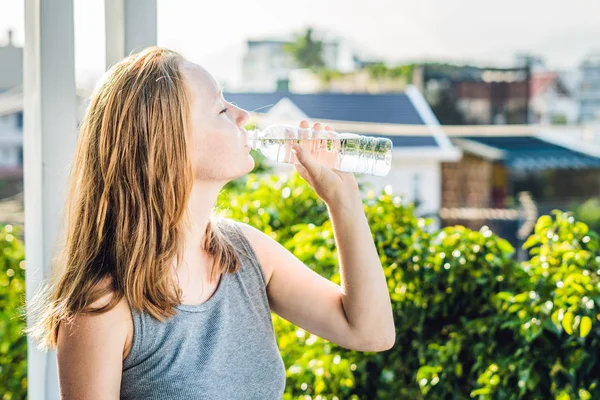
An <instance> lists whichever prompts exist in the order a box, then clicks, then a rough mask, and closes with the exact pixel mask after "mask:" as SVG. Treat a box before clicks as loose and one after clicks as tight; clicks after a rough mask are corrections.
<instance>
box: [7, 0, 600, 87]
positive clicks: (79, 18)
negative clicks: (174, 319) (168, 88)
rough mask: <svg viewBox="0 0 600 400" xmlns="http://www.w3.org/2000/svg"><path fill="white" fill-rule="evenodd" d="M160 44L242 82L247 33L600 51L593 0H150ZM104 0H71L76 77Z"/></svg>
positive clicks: (19, 14)
mask: <svg viewBox="0 0 600 400" xmlns="http://www.w3.org/2000/svg"><path fill="white" fill-rule="evenodd" d="M157 1H158V44H159V45H161V46H166V47H171V48H174V49H176V50H178V51H180V52H182V53H183V54H184V55H185V56H186V57H187V58H188V59H190V60H192V61H194V62H198V63H200V64H203V65H204V66H206V67H207V68H208V69H209V70H210V71H211V72H212V73H213V74H214V75H215V76H217V77H218V79H220V80H230V81H231V82H234V84H235V83H236V82H239V78H240V63H241V57H242V56H243V53H244V49H245V47H244V43H245V40H246V39H248V38H252V39H260V38H270V37H285V36H287V35H290V34H294V33H301V32H302V31H303V30H304V29H305V28H306V27H308V26H313V27H315V28H316V29H320V30H327V31H330V32H332V33H333V34H335V35H337V36H340V37H343V38H345V39H347V40H349V41H350V42H351V43H353V44H354V45H355V46H356V47H357V48H358V49H359V52H360V51H362V52H364V53H368V55H369V56H371V57H374V58H379V59H382V60H384V61H387V62H389V63H399V62H410V61H422V60H440V61H453V62H464V63H475V64H480V65H498V66H509V65H511V63H512V61H513V57H514V55H515V54H516V53H519V52H520V53H522V52H530V53H534V54H537V55H540V56H542V57H543V58H544V59H545V60H546V62H547V64H548V65H549V66H550V67H551V68H556V69H572V68H576V67H577V66H578V65H579V63H580V62H581V60H582V59H583V58H584V57H585V56H586V55H587V54H589V53H591V52H593V51H600V19H599V16H600V1H599V0H571V1H569V2H567V1H565V0H502V1H494V2H492V1H489V0H488V1H486V0H412V1H408V0H369V1H367V0H362V1H357V0H294V1H282V0H254V1H241V0H229V1H220V0H157ZM103 4H104V0H74V15H75V65H76V73H77V79H78V82H83V83H87V81H93V80H94V79H97V77H98V76H99V75H100V74H101V72H102V71H103V68H104V51H103V48H104V37H103V35H104V20H103V18H104V14H103ZM23 25H24V13H23V0H0V44H4V43H6V38H7V35H6V31H7V30H8V29H13V30H14V39H15V42H16V43H17V45H22V44H23V39H24V38H23V36H24V34H23V29H24V27H23Z"/></svg>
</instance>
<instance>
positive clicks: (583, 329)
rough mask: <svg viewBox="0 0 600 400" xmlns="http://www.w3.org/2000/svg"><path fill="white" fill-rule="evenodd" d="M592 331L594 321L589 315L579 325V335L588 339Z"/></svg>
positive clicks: (582, 318)
mask: <svg viewBox="0 0 600 400" xmlns="http://www.w3.org/2000/svg"><path fill="white" fill-rule="evenodd" d="M591 330H592V319H591V318H590V317H588V316H587V315H585V316H583V317H581V322H580V324H579V335H580V336H581V337H586V336H587V335H588V334H589V333H590V331H591Z"/></svg>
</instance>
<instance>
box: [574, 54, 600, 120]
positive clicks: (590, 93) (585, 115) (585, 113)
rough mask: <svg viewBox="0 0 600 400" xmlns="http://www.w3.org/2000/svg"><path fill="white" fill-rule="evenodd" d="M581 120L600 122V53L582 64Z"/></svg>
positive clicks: (591, 56)
mask: <svg viewBox="0 0 600 400" xmlns="http://www.w3.org/2000/svg"><path fill="white" fill-rule="evenodd" d="M580 69H581V86H580V93H579V120H580V122H582V123H588V122H591V121H598V120H600V53H596V54H592V55H590V56H589V57H588V58H587V59H585V60H584V61H583V63H582V64H581V68H580Z"/></svg>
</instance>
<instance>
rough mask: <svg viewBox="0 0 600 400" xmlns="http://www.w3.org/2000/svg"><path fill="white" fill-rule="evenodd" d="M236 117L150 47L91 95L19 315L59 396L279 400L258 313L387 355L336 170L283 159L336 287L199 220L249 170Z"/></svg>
mask: <svg viewBox="0 0 600 400" xmlns="http://www.w3.org/2000/svg"><path fill="white" fill-rule="evenodd" d="M248 118H249V115H248V112H246V111H244V110H242V109H240V108H238V107H236V106H234V105H232V104H230V103H228V102H227V101H226V100H225V99H224V98H223V95H222V92H221V90H220V89H219V87H218V85H217V84H216V82H215V80H214V79H213V77H212V76H211V75H210V74H209V73H208V72H207V71H206V70H205V69H203V68H202V67H200V66H198V65H196V64H193V63H191V62H189V61H187V60H186V59H185V58H183V57H182V56H181V55H179V54H177V53H175V52H173V51H170V50H167V49H162V48H156V47H154V48H149V49H146V50H145V51H143V52H141V53H138V54H135V55H132V56H129V57H127V58H126V59H124V60H123V61H121V62H120V63H118V64H117V65H115V66H114V67H113V68H111V70H110V71H108V73H107V74H106V76H105V77H104V79H103V81H102V82H101V84H100V86H99V87H98V88H97V89H96V91H95V93H94V95H93V97H92V100H91V104H90V106H89V108H88V110H87V114H86V117H85V120H84V122H83V124H82V127H81V131H80V135H79V139H78V143H77V149H76V153H75V158H74V161H73V164H72V167H71V168H72V169H71V175H70V183H71V186H70V191H69V196H68V200H67V205H66V225H65V229H64V235H65V236H64V244H63V245H62V246H61V252H60V253H59V254H58V256H57V257H56V258H55V260H54V265H55V267H54V268H55V269H54V271H53V280H52V281H51V282H50V283H49V284H48V285H46V286H45V290H43V291H41V292H40V293H39V295H38V296H36V298H35V299H33V301H32V302H31V304H29V305H28V307H29V317H30V328H28V331H27V332H28V333H29V334H30V335H32V336H33V337H34V338H36V339H38V340H39V342H40V344H41V346H42V347H43V348H46V349H48V348H49V349H56V350H57V357H58V373H59V385H60V392H61V396H62V398H64V399H117V398H122V399H177V398H181V399H280V398H281V396H282V393H283V392H284V388H285V369H284V365H283V362H282V359H281V356H280V355H279V352H278V349H277V344H276V341H275V336H274V333H273V325H272V322H271V314H270V312H271V311H273V312H275V313H277V314H279V315H280V316H282V317H283V318H285V319H287V320H289V321H291V322H292V323H294V324H296V325H298V326H299V327H301V328H303V329H305V330H307V331H309V332H312V333H314V334H316V335H318V336H321V337H323V338H325V339H327V340H330V341H332V342H334V343H337V344H339V345H340V346H343V347H346V348H349V349H356V350H359V351H381V350H386V349H389V348H390V347H391V346H392V345H393V343H394V341H395V329H394V321H393V318H392V311H391V304H390V298H389V295H388V290H387V284H386V280H385V278H384V275H383V271H382V267H381V264H380V262H379V258H378V256H377V252H376V249H375V246H374V243H373V240H372V237H371V234H370V229H369V226H368V225H367V220H366V217H365V215H364V212H363V208H362V203H361V198H360V195H359V191H358V186H357V184H356V181H355V178H354V176H353V175H352V174H351V173H343V172H339V171H333V170H331V169H328V168H326V167H324V166H323V165H321V164H320V163H318V162H317V161H316V160H315V158H314V157H312V156H311V154H310V151H309V150H307V149H303V148H300V147H295V148H294V152H295V154H296V157H297V160H298V163H297V164H296V167H297V169H298V172H299V173H300V175H301V176H302V177H303V178H304V179H305V180H307V181H308V182H309V184H310V185H311V186H312V187H313V188H314V190H315V191H316V192H317V194H318V195H319V196H320V197H321V198H322V199H323V200H324V201H325V202H326V204H327V206H328V210H329V214H330V217H331V219H332V222H333V227H334V232H335V240H336V244H337V248H338V251H339V258H340V272H341V277H342V285H341V287H340V286H338V285H336V284H334V283H332V282H330V281H328V280H327V279H325V278H323V277H321V276H320V275H318V274H316V273H315V272H313V271H312V270H311V269H309V268H308V267H306V266H305V265H304V264H303V263H302V262H301V261H300V260H298V259H297V258H296V257H294V256H293V255H292V254H291V253H290V252H289V251H287V250H286V249H285V248H284V247H282V246H281V245H280V244H279V243H277V242H276V241H274V240H273V239H271V238H270V237H269V236H267V235H265V234H264V233H262V232H260V231H258V230H257V229H255V228H253V227H251V226H248V225H246V224H242V223H239V222H235V221H231V220H226V219H220V218H217V217H216V216H214V215H213V207H214V206H215V202H216V200H217V195H218V193H219V191H220V190H221V189H222V188H223V186H224V185H225V184H226V183H227V182H229V181H231V180H233V179H235V178H238V177H240V176H243V175H245V174H247V173H248V172H250V171H251V170H252V168H253V165H254V163H253V159H252V157H251V156H250V154H249V150H250V149H249V147H248V146H247V144H246V132H245V130H244V125H245V124H246V123H247V122H248ZM301 126H302V127H305V128H308V127H309V125H308V123H307V122H305V121H303V122H302V123H301ZM314 129H321V126H320V125H319V124H315V125H314ZM327 129H329V130H331V128H330V127H327ZM31 321H33V323H31Z"/></svg>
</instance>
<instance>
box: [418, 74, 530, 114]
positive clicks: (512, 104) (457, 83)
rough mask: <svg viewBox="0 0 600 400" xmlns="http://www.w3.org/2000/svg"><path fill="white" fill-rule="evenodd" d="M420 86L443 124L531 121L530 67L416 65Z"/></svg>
mask: <svg viewBox="0 0 600 400" xmlns="http://www.w3.org/2000/svg"><path fill="white" fill-rule="evenodd" d="M416 74H417V76H418V79H414V81H415V82H418V86H419V87H420V89H421V90H422V91H423V93H424V94H425V97H426V98H427V100H428V101H429V104H431V105H432V109H433V111H434V112H435V114H436V116H437V117H438V119H439V120H440V122H441V123H442V124H444V125H461V124H467V125H489V124H500V125H502V124H525V123H528V122H529V116H528V115H529V109H528V107H529V97H530V96H529V80H530V74H529V68H528V67H524V68H479V67H472V66H454V65H448V64H431V65H423V66H420V67H419V68H417V70H416Z"/></svg>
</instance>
